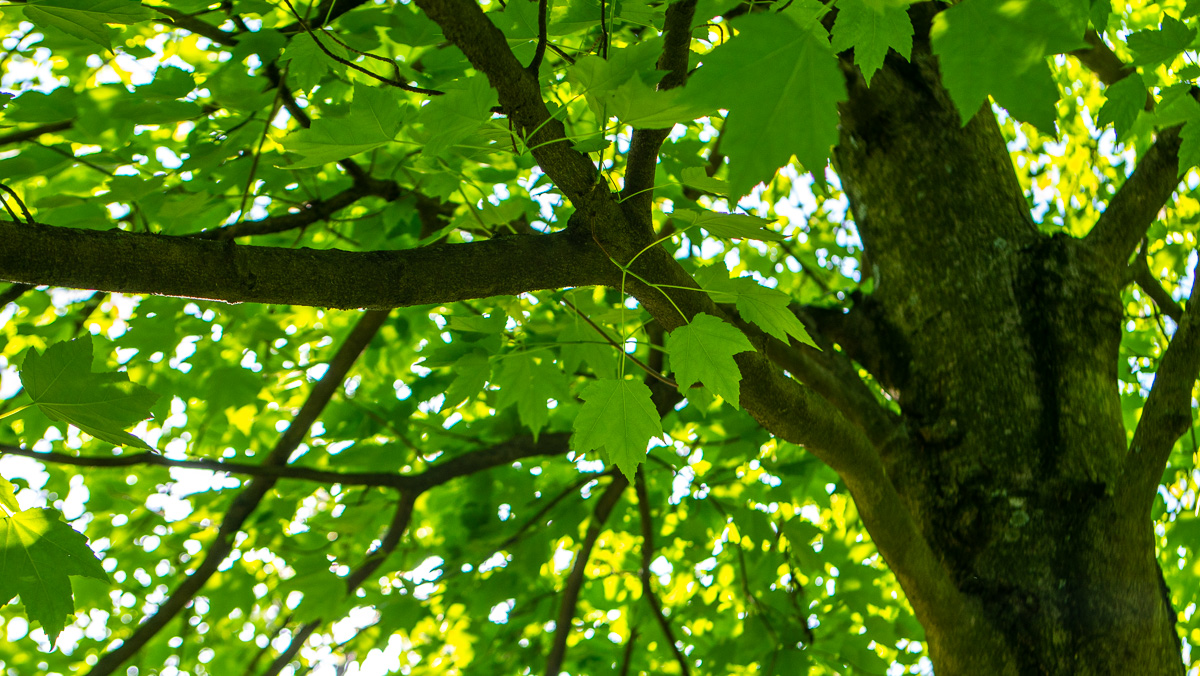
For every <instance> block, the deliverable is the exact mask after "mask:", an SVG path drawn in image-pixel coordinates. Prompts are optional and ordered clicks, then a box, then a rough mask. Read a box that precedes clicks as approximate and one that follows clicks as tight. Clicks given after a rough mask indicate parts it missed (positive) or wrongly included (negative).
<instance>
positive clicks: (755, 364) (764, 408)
mask: <svg viewBox="0 0 1200 676" xmlns="http://www.w3.org/2000/svg"><path fill="white" fill-rule="evenodd" d="M635 267H637V268H638V276H639V277H640V278H641V279H645V280H648V281H651V282H654V283H657V284H662V285H664V286H663V287H651V286H647V285H646V284H644V283H642V282H641V281H640V280H639V279H633V280H631V281H630V280H627V284H626V291H627V292H629V293H631V294H632V295H633V296H634V297H635V298H637V299H638V301H639V302H640V303H641V304H642V306H643V307H645V308H646V309H647V310H648V311H649V312H650V314H651V315H652V316H653V317H654V318H655V319H657V320H658V323H660V324H661V325H662V326H663V328H664V329H667V330H673V329H675V328H677V327H679V326H681V325H682V324H683V323H684V322H685V317H689V318H690V317H693V316H695V315H696V314H697V313H698V312H706V313H708V314H712V315H715V316H718V317H720V316H723V315H724V313H723V312H722V311H721V310H720V309H719V308H718V307H716V305H715V304H714V303H713V302H712V300H711V299H710V298H709V297H708V295H707V294H703V293H695V292H689V291H672V295H671V297H670V301H668V300H667V299H666V298H665V297H664V295H663V289H664V288H672V287H695V281H694V280H693V279H692V278H691V277H690V276H689V275H688V274H687V272H686V271H684V270H683V268H682V267H680V266H679V263H678V262H677V261H675V260H674V258H673V257H672V256H671V254H670V253H669V252H667V251H665V250H664V249H662V248H661V247H657V248H653V249H649V250H647V251H646V253H645V254H644V255H643V256H642V258H641V259H640V260H639V262H638V265H637V266H635ZM666 285H670V286H666ZM680 312H682V313H683V314H684V316H680ZM734 359H735V361H736V362H737V364H738V367H739V368H740V370H741V373H742V380H741V403H742V406H743V407H744V408H745V409H746V411H747V412H748V413H750V415H751V416H753V417H754V419H755V420H757V421H758V422H759V423H760V424H761V425H762V426H763V427H764V428H765V429H766V430H767V431H769V432H771V433H772V434H774V435H775V436H776V437H779V438H781V439H784V440H786V441H790V442H792V443H794V444H798V445H801V446H804V447H805V448H806V449H807V450H808V451H809V452H811V453H812V454H813V455H814V456H816V457H817V458H818V459H820V460H821V461H822V462H824V463H825V464H827V465H829V467H831V468H832V469H833V470H834V471H836V472H837V473H838V475H840V476H841V477H842V479H843V481H845V483H846V487H847V488H848V489H849V490H850V493H851V495H852V496H853V498H854V502H855V505H856V506H857V507H858V511H859V514H860V515H861V516H862V519H863V523H864V524H865V525H866V527H867V529H868V531H869V532H870V533H871V538H872V540H873V541H874V542H875V544H876V546H877V547H878V548H879V552H880V554H882V556H883V558H884V559H885V560H886V561H887V563H888V565H889V566H890V567H891V569H892V570H893V571H894V572H895V573H896V577H897V578H898V579H899V580H900V582H901V584H902V585H903V586H904V590H905V593H906V594H907V595H908V599H909V601H910V603H911V604H912V606H913V609H914V610H915V611H916V612H917V615H918V617H919V618H920V619H921V622H922V624H924V625H925V626H927V627H931V626H932V627H954V628H961V627H964V626H965V627H968V628H969V629H968V630H967V631H966V633H969V634H971V636H970V637H969V640H971V641H978V642H979V643H980V644H981V645H982V644H985V643H988V644H990V643H991V642H994V641H995V637H994V636H990V635H989V634H988V633H987V631H986V629H985V625H986V622H985V620H984V619H983V617H982V616H981V615H980V612H981V611H980V610H979V608H978V607H977V605H975V604H974V603H973V602H971V601H969V600H968V599H967V597H966V596H965V595H963V594H962V593H961V592H960V591H959V590H958V589H957V588H956V587H955V585H954V583H953V582H952V581H951V579H950V577H949V576H948V575H947V574H946V571H945V570H944V569H943V568H942V566H941V563H940V562H939V561H938V559H937V557H936V556H935V555H934V553H933V550H932V549H931V548H930V547H929V543H928V542H927V541H926V540H925V538H924V537H923V536H922V534H921V532H920V530H919V529H918V528H917V524H916V522H915V521H914V520H913V518H912V515H911V514H910V513H909V512H908V510H907V509H906V508H905V506H904V503H903V501H902V500H901V499H900V495H899V493H898V492H897V491H896V487H895V486H894V485H893V484H892V481H891V479H890V478H889V477H888V475H887V472H886V471H885V469H884V466H883V461H882V458H881V456H880V453H879V451H878V449H877V448H876V447H875V445H874V444H873V443H872V442H871V439H870V438H869V437H868V436H867V435H866V434H865V433H864V432H863V430H862V429H860V428H859V427H858V426H857V425H855V424H853V423H852V422H851V421H850V420H849V419H847V418H846V416H844V415H843V414H842V413H840V412H839V411H838V410H837V409H836V408H834V406H833V405H832V404H830V403H829V402H828V401H827V400H825V399H824V398H822V397H821V396H819V395H818V394H816V393H815V392H814V391H813V390H812V389H810V388H808V387H805V386H803V385H801V384H800V383H798V382H797V381H795V380H793V379H791V378H788V377H786V376H784V375H783V373H781V372H780V370H779V369H778V367H776V366H775V365H774V364H772V363H771V362H770V361H768V359H767V358H766V356H764V355H763V354H762V353H761V352H743V353H741V354H739V355H737V356H736V357H735V358H734ZM956 638H957V637H956Z"/></svg>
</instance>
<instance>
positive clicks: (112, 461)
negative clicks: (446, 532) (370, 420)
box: [0, 433, 568, 491]
mask: <svg viewBox="0 0 1200 676" xmlns="http://www.w3.org/2000/svg"><path fill="white" fill-rule="evenodd" d="M567 439H568V435H567V434H565V433H557V434H543V435H542V436H541V437H540V438H539V439H538V441H537V442H536V443H534V442H533V441H532V439H530V438H528V437H521V438H517V439H513V440H511V441H507V442H504V443H501V444H496V445H495V446H490V447H488V448H485V449H480V450H478V451H472V452H470V453H465V454H463V455H460V456H457V457H456V458H454V459H452V460H448V461H445V462H443V463H440V464H437V465H434V466H433V467H431V468H429V469H428V470H426V471H425V472H422V473H419V474H393V473H391V472H330V471H327V470H319V469H311V468H308V467H295V466H291V465H281V466H275V465H265V464H264V465H250V464H246V463H239V462H229V461H227V460H204V459H196V460H177V459H173V458H166V457H163V456H162V455H159V454H158V453H153V452H149V451H146V452H141V453H127V454H124V455H113V456H86V455H84V456H79V455H69V454H67V453H42V452H40V451H34V450H31V449H28V448H21V447H19V446H12V445H9V444H0V456H4V455H16V456H20V457H23V458H31V459H33V460H37V461H39V462H45V463H51V464H55V465H70V466H74V467H94V468H97V469H114V468H121V467H139V466H146V465H154V466H158V467H167V468H170V467H179V468H185V469H200V470H207V471H209V472H228V473H230V474H244V475H246V476H254V477H262V478H265V479H269V480H272V481H274V480H278V479H297V480H300V481H313V482H316V483H321V484H326V485H332V484H341V485H343V486H379V487H387V488H396V489H400V490H408V491H422V490H426V489H428V488H431V487H433V486H437V485H440V484H443V483H445V482H446V481H449V480H450V479H453V478H455V477H457V476H462V475H464V474H471V473H474V472H478V471H481V470H484V469H489V468H491V467H495V466H497V465H503V464H506V463H510V462H513V461H515V460H520V459H521V458H528V457H534V456H539V455H557V454H562V453H566V449H567ZM444 465H448V466H449V467H450V469H445V468H443V466H444Z"/></svg>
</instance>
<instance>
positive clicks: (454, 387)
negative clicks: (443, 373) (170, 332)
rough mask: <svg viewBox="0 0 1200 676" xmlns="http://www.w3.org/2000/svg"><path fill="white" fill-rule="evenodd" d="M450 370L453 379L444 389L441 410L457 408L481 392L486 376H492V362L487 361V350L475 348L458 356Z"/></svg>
mask: <svg viewBox="0 0 1200 676" xmlns="http://www.w3.org/2000/svg"><path fill="white" fill-rule="evenodd" d="M452 371H453V372H454V380H453V381H452V382H451V383H450V387H448V388H447V389H446V398H445V400H444V401H443V402H442V410H443V411H446V410H452V409H455V408H458V405H459V404H461V403H463V402H464V401H466V400H467V399H469V398H471V397H474V396H475V395H477V394H479V393H480V392H482V391H483V387H484V385H486V384H487V381H488V378H491V377H492V363H491V362H490V361H488V355H487V352H485V351H483V350H481V349H478V348H477V349H475V350H472V351H471V352H468V353H466V354H464V355H463V356H462V357H459V359H458V361H456V362H454V368H453V369H452Z"/></svg>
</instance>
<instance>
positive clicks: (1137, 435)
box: [1118, 303, 1200, 513]
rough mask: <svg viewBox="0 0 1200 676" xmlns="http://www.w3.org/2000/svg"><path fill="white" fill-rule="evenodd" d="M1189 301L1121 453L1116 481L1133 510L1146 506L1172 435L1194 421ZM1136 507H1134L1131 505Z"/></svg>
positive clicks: (1199, 368) (1193, 325)
mask: <svg viewBox="0 0 1200 676" xmlns="http://www.w3.org/2000/svg"><path fill="white" fill-rule="evenodd" d="M1196 315H1197V312H1196V309H1195V308H1193V307H1192V304H1191V303H1188V308H1187V312H1185V313H1184V314H1183V318H1182V320H1181V321H1180V322H1179V328H1177V329H1176V330H1175V335H1174V336H1173V337H1172V338H1171V344H1170V345H1169V346H1168V347H1167V351H1166V354H1164V355H1163V358H1162V360H1161V361H1160V362H1159V365H1158V371H1157V372H1156V373H1155V375H1154V388H1153V389H1151V390H1150V396H1149V397H1148V398H1147V399H1146V405H1145V406H1144V407H1143V408H1142V416H1141V419H1140V420H1139V421H1138V425H1137V429H1136V430H1134V433H1133V441H1132V443H1130V445H1129V452H1128V454H1127V455H1126V456H1125V463H1124V467H1123V480H1122V481H1121V482H1120V483H1119V484H1118V486H1119V487H1120V488H1119V490H1121V491H1123V492H1124V495H1123V497H1125V498H1126V499H1127V502H1126V503H1125V504H1127V505H1130V506H1131V507H1130V509H1131V510H1134V511H1132V512H1131V513H1137V512H1142V511H1148V510H1149V508H1150V505H1151V503H1152V500H1151V498H1152V497H1153V496H1154V493H1155V491H1157V490H1158V484H1159V481H1160V480H1161V479H1162V473H1163V468H1164V467H1166V464H1167V460H1168V459H1169V458H1170V457H1171V449H1173V448H1174V447H1175V442H1176V440H1178V439H1179V437H1181V436H1183V433H1184V432H1186V431H1187V430H1188V428H1190V427H1191V425H1192V388H1193V386H1194V385H1195V383H1196V377H1197V376H1198V375H1200V319H1197V316H1196ZM1135 505H1136V506H1137V507H1134V506H1135Z"/></svg>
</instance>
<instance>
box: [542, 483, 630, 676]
mask: <svg viewBox="0 0 1200 676" xmlns="http://www.w3.org/2000/svg"><path fill="white" fill-rule="evenodd" d="M627 486H629V480H628V479H626V478H625V475H624V474H617V475H614V476H613V480H612V481H611V482H610V483H609V484H608V488H606V489H605V490H604V494H603V495H601V496H600V500H599V502H597V503H596V509H595V510H594V511H593V512H592V518H591V521H590V522H589V523H588V528H587V533H586V534H585V535H584V537H583V542H582V544H580V546H579V553H577V554H576V555H575V565H573V566H572V567H571V573H570V574H569V575H568V576H567V583H566V586H564V587H563V594H562V604H561V605H560V606H559V607H558V617H557V619H556V620H555V621H554V639H553V641H552V643H551V646H550V654H549V656H547V657H546V676H558V674H559V672H560V671H562V664H563V659H564V658H566V656H567V637H568V636H570V635H571V623H572V621H573V620H574V618H575V606H576V605H577V604H578V603H579V592H580V591H582V589H583V583H584V580H585V579H586V578H587V565H588V560H589V559H591V557H592V548H593V547H595V546H596V540H597V539H598V538H599V537H600V533H601V532H603V531H604V523H605V522H606V521H608V516H609V515H610V514H612V510H613V507H615V506H616V504H617V501H618V500H620V499H621V494H622V493H624V492H625V488H626V487H627Z"/></svg>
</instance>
